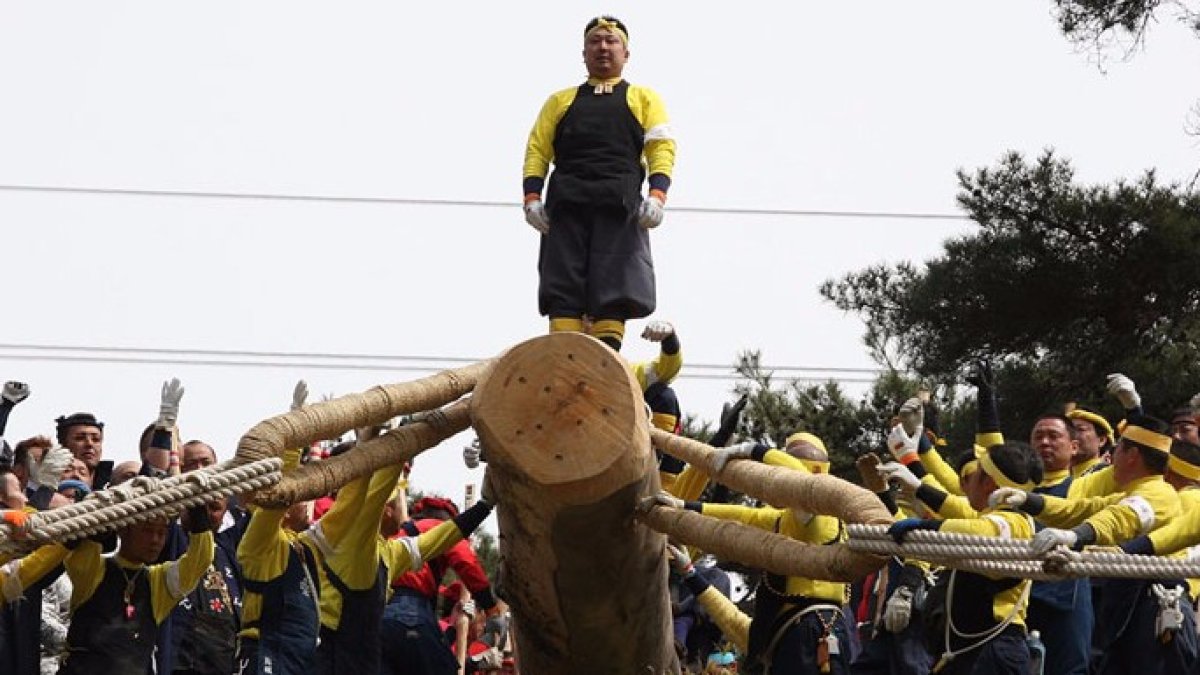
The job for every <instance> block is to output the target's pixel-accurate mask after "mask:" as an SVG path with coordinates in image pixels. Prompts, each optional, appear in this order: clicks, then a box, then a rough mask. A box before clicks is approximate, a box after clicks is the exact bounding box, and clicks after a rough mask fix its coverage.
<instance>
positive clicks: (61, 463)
mask: <svg viewBox="0 0 1200 675" xmlns="http://www.w3.org/2000/svg"><path fill="white" fill-rule="evenodd" d="M74 460H75V455H73V454H71V451H70V450H68V449H66V448H64V447H62V446H55V447H53V448H50V449H49V450H47V451H46V454H44V455H42V461H40V462H36V463H35V462H32V461H30V467H29V476H30V477H31V478H32V479H33V482H34V483H37V484H38V485H43V486H45V487H48V488H50V489H51V490H57V489H58V482H59V481H60V480H62V474H63V471H66V470H67V467H68V466H71V462H72V461H74Z"/></svg>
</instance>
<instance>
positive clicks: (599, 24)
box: [583, 18, 629, 47]
mask: <svg viewBox="0 0 1200 675" xmlns="http://www.w3.org/2000/svg"><path fill="white" fill-rule="evenodd" d="M601 29H605V30H610V31H612V32H614V33H616V34H617V37H619V38H621V44H623V45H625V46H626V47H628V46H629V35H628V34H626V33H625V31H624V30H622V28H621V27H620V26H618V25H617V24H616V23H615V22H613V21H609V20H608V19H605V18H600V19H597V20H596V25H595V26H592V29H591V30H589V31H588V32H587V33H585V34H584V36H583V39H585V40H586V39H588V38H589V37H591V36H592V33H595V32H596V31H598V30H601Z"/></svg>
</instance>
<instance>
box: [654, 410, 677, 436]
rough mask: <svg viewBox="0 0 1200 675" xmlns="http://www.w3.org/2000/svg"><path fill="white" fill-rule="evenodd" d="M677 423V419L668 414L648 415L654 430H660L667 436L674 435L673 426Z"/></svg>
mask: <svg viewBox="0 0 1200 675" xmlns="http://www.w3.org/2000/svg"><path fill="white" fill-rule="evenodd" d="M678 422H679V419H678V418H677V417H675V416H674V415H671V414H668V413H654V414H652V415H650V424H651V425H653V426H654V428H655V429H662V430H663V431H665V432H667V433H669V434H673V433H675V425H676V424H677V423H678Z"/></svg>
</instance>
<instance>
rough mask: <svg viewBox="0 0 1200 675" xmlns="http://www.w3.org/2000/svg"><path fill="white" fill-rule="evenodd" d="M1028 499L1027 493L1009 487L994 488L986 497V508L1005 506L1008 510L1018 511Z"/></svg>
mask: <svg viewBox="0 0 1200 675" xmlns="http://www.w3.org/2000/svg"><path fill="white" fill-rule="evenodd" d="M1028 499H1029V493H1028V492H1026V491H1024V490H1021V489H1018V488H1010V487H1002V488H996V489H995V490H993V491H992V494H990V495H988V506H990V507H992V508H993V509H994V508H997V507H1000V506H1007V507H1009V508H1010V509H1020V508H1021V507H1022V506H1024V505H1025V502H1026V501H1027V500H1028Z"/></svg>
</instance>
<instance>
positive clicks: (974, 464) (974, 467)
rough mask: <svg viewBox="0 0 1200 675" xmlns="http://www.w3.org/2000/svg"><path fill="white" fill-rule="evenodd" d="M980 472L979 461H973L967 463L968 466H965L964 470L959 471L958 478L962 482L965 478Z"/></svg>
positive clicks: (963, 466)
mask: <svg viewBox="0 0 1200 675" xmlns="http://www.w3.org/2000/svg"><path fill="white" fill-rule="evenodd" d="M978 470H979V460H977V459H973V460H971V461H969V462H967V463H966V464H963V465H962V468H961V469H959V470H958V478H959V480H962V479H963V478H966V477H967V476H970V475H971V474H973V473H975V472H976V471H978Z"/></svg>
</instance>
